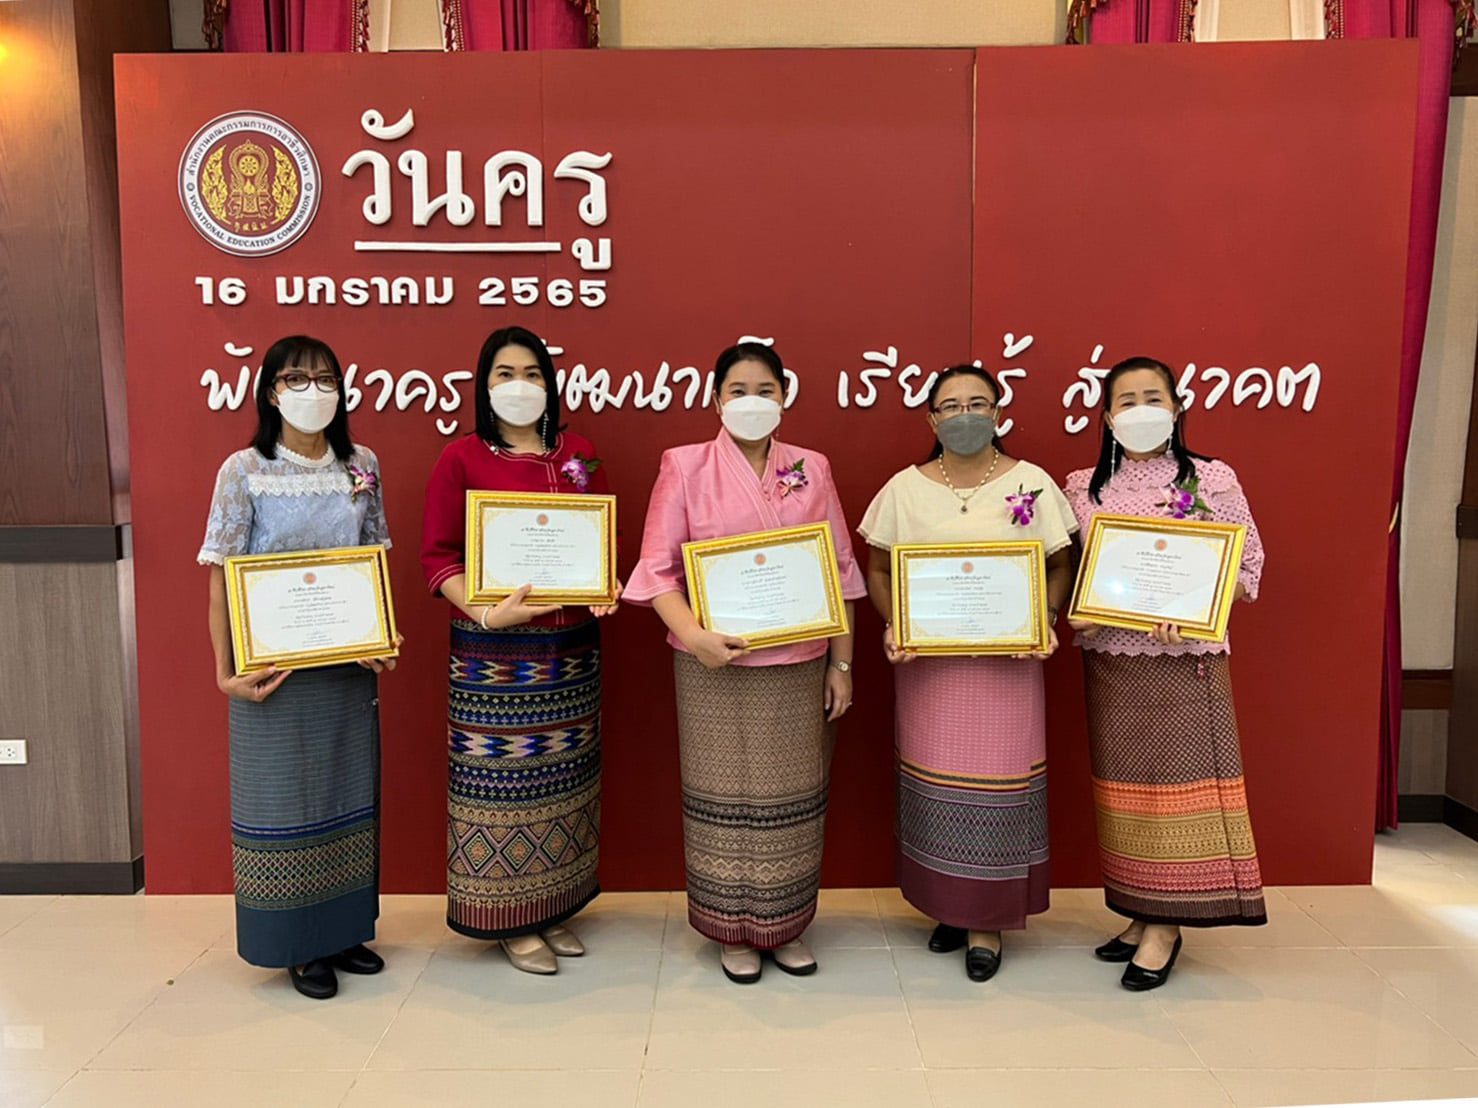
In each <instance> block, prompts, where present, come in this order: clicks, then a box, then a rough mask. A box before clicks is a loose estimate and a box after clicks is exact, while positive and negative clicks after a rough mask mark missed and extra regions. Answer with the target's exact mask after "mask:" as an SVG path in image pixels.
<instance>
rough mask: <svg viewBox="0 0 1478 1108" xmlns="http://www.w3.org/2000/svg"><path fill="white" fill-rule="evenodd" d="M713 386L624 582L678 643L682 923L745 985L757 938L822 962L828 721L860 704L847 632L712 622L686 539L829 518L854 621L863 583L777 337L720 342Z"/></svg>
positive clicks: (670, 464)
mask: <svg viewBox="0 0 1478 1108" xmlns="http://www.w3.org/2000/svg"><path fill="white" fill-rule="evenodd" d="M714 394H715V397H716V402H717V413H718V415H719V417H720V420H721V421H722V423H723V427H722V429H721V430H720V431H719V433H718V437H717V438H715V439H714V440H712V441H711V442H702V443H694V444H693V445H691V446H681V447H677V448H675V449H673V450H668V451H667V452H666V453H665V454H663V456H662V467H661V470H660V472H659V473H658V475H657V483H656V485H655V486H654V487H653V489H652V498H651V502H650V504H649V506H648V508H647V521H646V533H645V535H644V537H643V540H642V551H641V561H640V563H639V564H638V565H637V568H636V571H635V572H634V573H633V574H632V576H631V580H630V581H629V582H628V583H627V587H626V594H625V595H626V599H628V600H631V601H633V602H635V603H638V604H649V605H651V606H652V607H653V608H655V609H656V611H657V614H658V615H659V616H661V617H662V621H663V622H664V623H665V624H667V627H668V631H669V634H668V636H667V641H668V642H669V643H670V644H671V645H672V646H673V647H674V648H675V650H676V660H675V667H676V672H677V705H678V741H679V746H680V750H681V755H680V756H681V760H682V778H683V843H684V853H685V857H686V862H687V872H688V922H689V923H691V924H692V926H693V927H694V928H695V929H696V930H697V931H698V932H699V933H700V934H702V935H703V936H705V937H706V938H709V939H712V940H714V941H715V942H717V943H720V944H721V945H722V948H723V954H722V963H723V970H724V973H725V974H726V975H727V976H728V977H729V979H730V980H732V981H735V982H739V983H741V984H748V983H750V982H754V981H758V980H759V976H760V970H761V965H762V962H761V957H760V951H765V950H767V951H770V952H772V956H773V957H774V960H775V964H776V965H778V966H779V967H780V968H781V969H782V970H784V971H785V972H786V973H792V974H808V973H814V972H815V970H816V960H815V958H814V957H812V955H811V952H810V951H809V950H808V949H807V947H806V945H805V943H804V942H802V941H801V934H802V933H803V932H804V931H805V929H806V927H807V925H809V924H810V922H811V919H812V918H813V917H814V916H815V914H816V894H817V890H818V888H819V886H820V881H821V847H822V836H823V830H824V822H825V819H826V792H827V778H828V771H829V765H830V753H831V750H830V746H831V744H830V741H829V738H830V728H829V725H830V724H833V723H835V722H836V721H837V720H838V719H840V718H841V716H842V715H843V713H845V712H846V710H847V709H848V708H849V707H850V706H851V703H852V675H851V668H852V636H851V635H850V634H848V635H843V636H841V637H839V638H834V639H830V640H822V639H818V640H814V641H811V642H803V643H796V644H793V645H789V646H777V647H770V648H768V649H764V650H750V649H749V647H748V644H747V643H746V642H745V641H744V640H743V639H738V638H735V637H733V636H731V635H721V634H717V633H715V632H712V631H705V630H704V629H703V628H702V626H700V625H699V623H698V620H697V618H696V617H695V616H694V615H693V611H692V609H691V608H690V607H689V606H688V600H687V582H686V579H685V575H684V570H683V553H682V546H683V543H685V542H690V541H695V540H702V539H715V538H723V537H726V536H729V535H740V534H745V533H747V532H751V531H764V530H773V529H775V528H780V527H795V526H800V525H802V524H808V523H820V522H822V521H826V522H829V523H830V524H831V533H832V540H833V542H834V543H835V545H836V553H837V562H838V565H839V567H840V569H841V575H842V592H843V595H844V596H845V597H846V599H847V615H848V624H849V626H850V624H851V617H852V613H853V608H854V605H853V603H852V602H853V601H855V600H856V599H857V598H858V597H861V596H865V595H866V593H867V588H866V585H865V584H864V583H863V580H862V574H861V572H860V571H859V570H858V568H857V563H856V561H855V560H854V558H853V556H852V541H851V533H850V531H849V529H848V527H847V522H846V520H845V518H844V517H843V515H842V506H841V502H840V500H839V499H838V498H837V492H836V487H835V486H834V485H833V484H832V480H831V467H830V465H829V464H828V462H827V460H826V458H825V456H823V455H821V454H818V453H817V452H816V451H814V450H803V449H801V448H799V447H794V446H790V445H787V444H785V443H782V442H779V441H778V440H776V439H775V437H774V436H775V430H776V428H777V427H778V426H779V425H780V419H781V415H782V411H783V409H782V402H783V401H784V398H785V371H784V369H783V367H782V365H781V361H780V358H779V357H778V356H777V355H776V353H775V352H774V350H772V349H771V348H770V347H768V346H765V345H763V344H761V343H752V342H749V343H740V344H739V345H737V346H732V347H730V348H729V349H727V350H725V351H724V352H723V353H722V354H720V355H719V358H718V363H717V365H716V366H715V367H714Z"/></svg>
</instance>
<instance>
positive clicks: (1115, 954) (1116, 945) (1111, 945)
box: [1093, 935, 1139, 962]
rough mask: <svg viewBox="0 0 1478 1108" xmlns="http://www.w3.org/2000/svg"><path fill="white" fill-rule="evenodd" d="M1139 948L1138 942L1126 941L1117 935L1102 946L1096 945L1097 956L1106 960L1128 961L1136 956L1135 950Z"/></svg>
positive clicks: (1095, 954)
mask: <svg viewBox="0 0 1478 1108" xmlns="http://www.w3.org/2000/svg"><path fill="white" fill-rule="evenodd" d="M1138 949H1139V944H1138V943H1126V942H1125V941H1124V940H1123V939H1121V938H1119V936H1117V935H1115V936H1114V937H1113V938H1112V939H1110V940H1109V941H1108V942H1106V943H1104V944H1103V945H1102V946H1100V947H1095V948H1094V950H1093V954H1094V956H1095V957H1097V958H1100V959H1102V960H1103V961H1105V962H1127V961H1129V960H1130V959H1132V958H1133V957H1134V952H1135V951H1136V950H1138Z"/></svg>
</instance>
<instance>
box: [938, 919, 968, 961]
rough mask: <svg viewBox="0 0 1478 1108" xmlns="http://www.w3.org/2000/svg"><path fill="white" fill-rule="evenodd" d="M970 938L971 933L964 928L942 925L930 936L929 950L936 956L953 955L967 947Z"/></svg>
mask: <svg viewBox="0 0 1478 1108" xmlns="http://www.w3.org/2000/svg"><path fill="white" fill-rule="evenodd" d="M969 937H970V933H969V932H968V931H966V930H965V929H964V928H963V927H951V926H950V925H949V924H947V923H941V924H940V925H939V926H938V927H936V928H934V933H933V934H932V935H930V936H929V949H930V950H932V951H933V952H934V953H935V954H953V953H954V952H955V951H957V950H959V949H960V947H962V946H964V945H965V940H966V939H968V938H969Z"/></svg>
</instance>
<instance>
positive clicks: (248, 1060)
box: [0, 824, 1478, 1108]
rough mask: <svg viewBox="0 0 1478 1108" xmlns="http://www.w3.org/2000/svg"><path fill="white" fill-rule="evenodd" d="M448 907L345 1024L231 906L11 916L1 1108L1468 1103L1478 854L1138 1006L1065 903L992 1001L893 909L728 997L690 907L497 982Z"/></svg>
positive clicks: (821, 931)
mask: <svg viewBox="0 0 1478 1108" xmlns="http://www.w3.org/2000/svg"><path fill="white" fill-rule="evenodd" d="M442 907H443V906H442V901H441V900H440V898H438V897H405V896H391V897H386V898H385V900H384V912H383V916H382V920H381V938H380V941H379V943H378V944H377V946H378V949H379V950H380V951H381V953H383V954H384V955H385V956H386V958H387V960H388V963H389V965H388V968H387V970H386V972H385V973H384V974H381V975H379V976H378V977H373V978H356V977H347V976H346V977H345V978H343V980H342V991H341V993H340V995H339V997H338V998H337V999H336V1000H333V1001H330V1002H327V1003H315V1002H312V1001H308V1000H305V999H303V998H301V997H299V996H298V995H297V994H296V993H294V992H293V991H292V989H291V987H290V986H289V985H288V983H287V980H286V978H285V976H283V975H282V974H280V973H272V972H268V971H263V970H258V969H254V968H253V967H251V966H247V965H245V964H244V963H242V962H241V961H240V960H239V959H238V958H237V957H236V955H235V952H234V949H233V934H232V914H231V902H230V900H229V899H228V898H224V897H127V898H101V897H98V898H78V897H62V898H54V897H9V898H6V897H0V1106H3V1108H39V1106H41V1105H47V1106H48V1108H174V1106H176V1105H182V1106H183V1105H190V1106H195V1105H206V1106H208V1108H262V1106H264V1105H271V1106H276V1105H284V1106H290V1108H388V1106H396V1108H400V1106H406V1108H422V1106H424V1108H433V1106H434V1108H485V1106H486V1105H489V1104H500V1105H529V1106H542V1105H553V1106H558V1108H585V1106H587V1105H588V1106H600V1108H604V1106H606V1105H622V1106H627V1108H632V1106H640V1108H658V1106H667V1105H674V1106H676V1105H691V1104H697V1105H699V1106H701V1108H728V1106H731V1105H732V1106H740V1105H742V1106H744V1108H751V1106H752V1105H755V1104H762V1105H766V1106H767V1108H770V1106H773V1108H787V1106H790V1105H797V1106H801V1105H804V1106H805V1108H816V1106H830V1105H846V1106H848V1108H867V1106H868V1105H887V1106H889V1108H910V1106H914V1105H921V1106H923V1105H929V1106H936V1108H946V1106H948V1108H955V1106H961V1108H963V1106H974V1105H981V1104H990V1105H992V1106H1002V1108H1011V1106H1015V1105H1031V1106H1033V1108H1040V1106H1051V1105H1071V1106H1073V1108H1079V1106H1080V1105H1084V1106H1085V1105H1091V1106H1092V1108H1116V1106H1119V1105H1125V1106H1130V1105H1132V1106H1134V1108H1154V1106H1158V1105H1175V1106H1182V1105H1189V1106H1198V1105H1212V1106H1222V1108H1226V1106H1231V1105H1236V1106H1257V1105H1299V1104H1312V1103H1349V1102H1359V1101H1381V1100H1398V1099H1400V1100H1405V1099H1412V1100H1415V1099H1426V1098H1443V1097H1449V1098H1455V1097H1478V843H1474V842H1471V841H1469V840H1468V839H1465V838H1463V837H1462V836H1460V835H1458V834H1457V833H1456V832H1453V831H1450V830H1448V829H1446V828H1443V827H1437V826H1432V825H1420V824H1413V825H1409V826H1408V827H1407V828H1406V829H1404V830H1403V831H1401V832H1400V833H1399V834H1397V835H1393V836H1383V837H1382V838H1381V839H1380V841H1379V844H1378V846H1377V851H1376V876H1375V885H1374V887H1373V888H1329V889H1325V888H1308V889H1282V890H1277V891H1272V892H1271V893H1270V896H1269V910H1270V913H1271V916H1272V921H1271V923H1270V925H1269V926H1268V927H1266V928H1261V929H1257V930H1242V929H1228V930H1224V931H1217V932H1210V933H1192V934H1191V935H1190V938H1189V941H1188V943H1187V946H1186V950H1185V953H1184V954H1183V955H1182V958H1181V962H1180V965H1179V967H1178V969H1177V972H1176V975H1175V978H1174V980H1173V981H1172V983H1171V984H1170V986H1169V987H1167V988H1165V989H1162V990H1159V991H1158V992H1156V993H1153V994H1147V995H1135V994H1131V993H1127V992H1125V991H1123V990H1122V989H1120V988H1119V987H1118V984H1117V981H1116V978H1117V972H1118V971H1117V969H1116V967H1113V966H1105V965H1103V964H1101V963H1098V962H1096V961H1095V960H1094V959H1093V957H1092V954H1091V950H1090V948H1091V947H1092V946H1093V945H1095V944H1096V943H1098V942H1100V941H1102V939H1103V938H1104V937H1105V936H1107V935H1108V934H1110V933H1112V931H1113V930H1114V929H1115V927H1116V920H1115V918H1114V917H1113V916H1111V915H1110V914H1109V913H1108V912H1107V911H1106V910H1105V909H1104V908H1103V905H1102V899H1101V896H1100V895H1099V893H1098V892H1097V891H1096V890H1081V889H1068V890H1061V891H1059V892H1057V893H1055V894H1054V896H1053V908H1052V911H1051V912H1050V913H1048V914H1047V915H1046V916H1044V917H1039V918H1037V919H1035V920H1033V922H1032V926H1031V928H1030V929H1029V930H1028V931H1027V932H1026V933H1025V934H1020V935H1014V936H1010V937H1008V940H1007V951H1006V963H1005V966H1004V968H1003V969H1002V971H1001V974H1000V975H999V976H998V977H997V978H996V979H995V980H994V981H992V982H990V983H989V984H986V985H976V984H974V983H972V982H970V981H969V980H967V979H966V978H965V976H964V971H963V965H962V959H961V956H959V955H955V956H950V957H941V956H939V955H931V954H929V953H928V952H927V951H926V950H924V948H923V944H924V940H925V939H926V938H927V936H928V932H929V927H930V924H929V922H928V921H927V920H924V919H922V918H921V917H920V916H919V915H918V914H917V913H916V912H914V911H913V909H911V908H910V907H909V906H908V905H907V904H905V903H904V902H903V900H902V898H901V897H900V896H899V895H898V892H897V891H896V890H889V889H879V890H876V891H869V890H841V891H834V892H827V893H825V894H823V896H822V902H821V915H820V918H819V919H818V921H817V923H816V924H815V926H814V927H813V929H812V931H811V940H812V944H813V946H814V947H815V949H816V951H817V953H818V955H819V957H820V960H821V962H822V969H821V972H820V973H819V974H818V975H816V976H815V977H811V978H791V977H786V976H784V975H783V974H780V973H778V972H776V971H775V970H773V969H771V970H770V971H769V972H768V973H767V974H766V975H765V978H764V980H763V981H762V982H761V983H760V984H759V985H758V986H756V987H753V988H739V987H737V986H733V985H730V984H729V983H728V982H727V981H725V980H724V979H723V978H722V977H721V976H720V975H719V970H718V959H717V955H716V952H715V950H714V948H713V947H712V946H711V945H710V944H707V943H704V942H703V941H702V940H700V939H699V938H698V937H697V935H695V934H694V933H693V932H692V931H691V930H690V929H689V928H688V927H687V926H686V923H685V918H684V912H683V901H682V897H681V895H680V894H665V893H652V894H609V895H607V896H604V897H602V898H601V899H600V901H599V902H598V903H597V904H596V906H595V907H593V908H592V909H590V910H589V911H588V912H586V913H585V914H584V915H583V916H582V917H581V918H580V920H579V921H578V923H577V925H576V926H577V927H578V929H579V931H580V933H581V935H582V936H583V937H584V939H585V941H586V943H587V945H588V946H589V947H590V951H591V953H590V956H589V957H587V958H584V959H581V960H572V961H565V962H563V963H562V968H561V971H560V973H559V975H558V976H556V977H553V978H536V977H530V976H527V975H524V974H520V973H517V972H516V971H514V970H513V969H512V967H511V966H509V965H508V963H507V961H506V960H505V959H504V958H503V956H502V955H501V954H499V953H497V952H490V951H489V950H488V949H487V947H486V946H485V945H484V944H481V943H474V942H469V941H467V940H464V939H461V938H459V937H457V936H454V935H452V934H450V933H449V932H448V931H447V930H446V928H445V927H444V926H443V924H442V920H441V915H442Z"/></svg>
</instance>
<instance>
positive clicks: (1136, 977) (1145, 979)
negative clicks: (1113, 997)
mask: <svg viewBox="0 0 1478 1108" xmlns="http://www.w3.org/2000/svg"><path fill="white" fill-rule="evenodd" d="M1180 944H1181V937H1180V936H1177V937H1176V939H1175V945H1174V946H1173V947H1171V948H1170V961H1168V962H1166V963H1165V964H1164V965H1163V966H1162V967H1161V968H1159V969H1145V968H1144V967H1143V966H1140V965H1136V964H1135V963H1133V962H1130V963H1129V964H1128V965H1127V966H1125V967H1124V976H1123V977H1122V978H1120V979H1119V983H1120V984H1121V985H1123V986H1124V988H1126V989H1129V990H1131V991H1132V992H1136V993H1144V992H1148V991H1149V990H1150V989H1158V988H1159V987H1160V986H1161V985H1163V984H1165V982H1167V981H1169V980H1170V971H1171V970H1173V969H1174V968H1175V959H1177V958H1179V957H1180Z"/></svg>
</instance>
